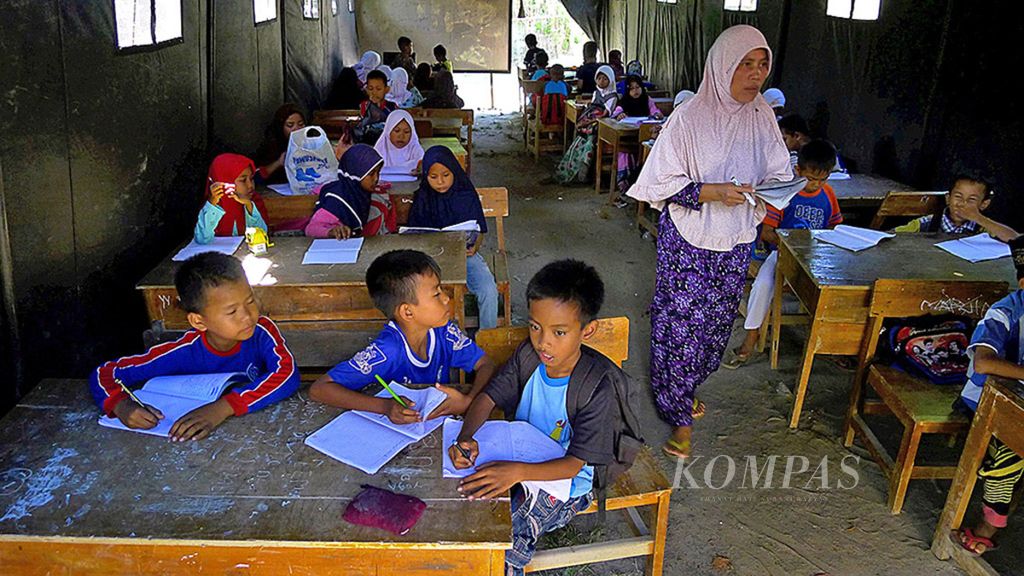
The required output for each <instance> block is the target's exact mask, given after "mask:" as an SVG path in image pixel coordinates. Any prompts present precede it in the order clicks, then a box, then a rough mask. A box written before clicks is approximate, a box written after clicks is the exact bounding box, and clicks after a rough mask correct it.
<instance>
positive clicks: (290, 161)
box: [284, 126, 338, 194]
mask: <svg viewBox="0 0 1024 576" xmlns="http://www.w3.org/2000/svg"><path fill="white" fill-rule="evenodd" d="M284 167H285V173H286V174H287V175H288V184H289V185H290V186H291V188H292V192H293V193H294V194H311V193H312V192H313V189H314V188H316V187H317V186H319V185H321V184H325V183H327V182H332V181H334V180H337V179H338V159H337V158H335V156H334V149H333V148H332V147H331V142H330V140H328V139H327V133H326V132H324V131H323V129H322V128H320V127H319V126H307V127H306V128H303V129H301V130H296V131H295V132H292V135H291V137H290V138H289V140H288V153H287V154H285V163H284Z"/></svg>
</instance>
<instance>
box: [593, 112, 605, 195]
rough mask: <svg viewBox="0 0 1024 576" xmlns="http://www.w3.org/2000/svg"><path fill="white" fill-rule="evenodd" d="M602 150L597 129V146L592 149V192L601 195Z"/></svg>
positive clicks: (599, 129)
mask: <svg viewBox="0 0 1024 576" xmlns="http://www.w3.org/2000/svg"><path fill="white" fill-rule="evenodd" d="M603 156H604V154H603V150H602V146H601V128H600V126H598V128H597V146H596V147H594V192H597V193H598V194H600V193H601V164H602V160H603V158H602V157H603Z"/></svg>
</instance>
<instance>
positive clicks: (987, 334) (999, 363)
mask: <svg viewBox="0 0 1024 576" xmlns="http://www.w3.org/2000/svg"><path fill="white" fill-rule="evenodd" d="M1009 244H1010V250H1011V252H1012V255H1013V264H1014V266H1015V267H1016V268H1017V286H1018V288H1020V290H1017V291H1016V292H1013V293H1012V294H1010V295H1009V296H1007V297H1006V298H1003V299H1002V300H1000V301H999V302H996V303H995V304H994V305H993V306H992V307H991V308H989V309H988V312H986V313H985V317H984V318H983V319H982V320H981V322H979V323H978V327H977V328H975V329H974V335H973V336H971V344H970V346H968V347H967V355H968V356H969V357H970V358H971V363H970V365H969V366H968V367H967V383H966V384H965V385H964V388H963V390H962V391H961V392H960V398H958V399H957V401H956V403H955V404H954V408H957V409H959V410H961V411H962V412H964V413H966V414H967V415H968V416H971V417H973V416H974V412H975V411H976V410H977V409H978V401H979V400H981V391H982V388H983V387H984V386H985V380H986V379H988V377H989V375H995V376H1002V377H1003V378H1012V379H1016V380H1021V379H1024V236H1018V237H1017V238H1016V239H1014V240H1011V241H1010V242H1009ZM1022 475H1024V459H1022V458H1021V457H1020V455H1018V454H1017V453H1016V452H1014V451H1013V450H1011V449H1010V448H1009V447H1008V446H1006V445H1005V444H1003V443H1002V442H1000V441H999V439H997V438H995V437H994V436H993V437H992V442H991V443H990V444H989V446H988V455H987V457H986V458H985V460H984V462H982V464H981V469H980V470H978V476H981V478H982V480H983V485H984V494H983V496H982V502H983V506H982V520H981V521H980V522H979V523H978V524H977V526H975V527H974V528H973V529H972V528H966V529H964V530H962V531H957V532H954V533H953V536H954V538H955V539H956V540H958V541H959V543H960V545H962V546H963V547H964V548H965V549H967V550H968V551H969V552H971V553H973V554H982V553H984V552H986V551H988V550H991V549H993V548H994V547H995V543H994V542H993V541H992V537H993V536H995V534H996V532H997V531H999V529H1000V528H1005V527H1006V520H1007V516H1008V515H1009V513H1010V501H1011V499H1012V497H1013V494H1014V492H1015V491H1016V487H1017V485H1018V483H1019V482H1020V479H1021V476H1022Z"/></svg>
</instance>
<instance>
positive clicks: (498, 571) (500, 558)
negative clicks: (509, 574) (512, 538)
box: [487, 550, 505, 576]
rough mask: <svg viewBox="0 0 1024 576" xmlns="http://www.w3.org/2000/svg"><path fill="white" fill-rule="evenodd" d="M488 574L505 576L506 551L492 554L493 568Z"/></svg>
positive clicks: (496, 551) (497, 551)
mask: <svg viewBox="0 0 1024 576" xmlns="http://www.w3.org/2000/svg"><path fill="white" fill-rule="evenodd" d="M487 574H488V576H503V575H504V574H505V551H504V550H495V551H494V552H492V553H491V567H490V570H488V572H487Z"/></svg>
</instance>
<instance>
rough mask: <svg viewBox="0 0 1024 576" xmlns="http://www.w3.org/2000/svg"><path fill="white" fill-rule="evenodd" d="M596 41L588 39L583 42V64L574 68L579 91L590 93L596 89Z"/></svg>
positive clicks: (597, 65) (598, 65) (598, 66)
mask: <svg viewBox="0 0 1024 576" xmlns="http://www.w3.org/2000/svg"><path fill="white" fill-rule="evenodd" d="M600 67H601V65H600V64H598V62H597V42H594V41H593V40H590V41H588V42H586V43H585V44H583V65H582V66H580V67H579V68H577V69H576V82H577V87H578V88H579V90H580V92H582V93H584V94H592V93H593V92H594V91H595V90H597V81H596V80H595V77H596V76H597V69H598V68H600Z"/></svg>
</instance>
